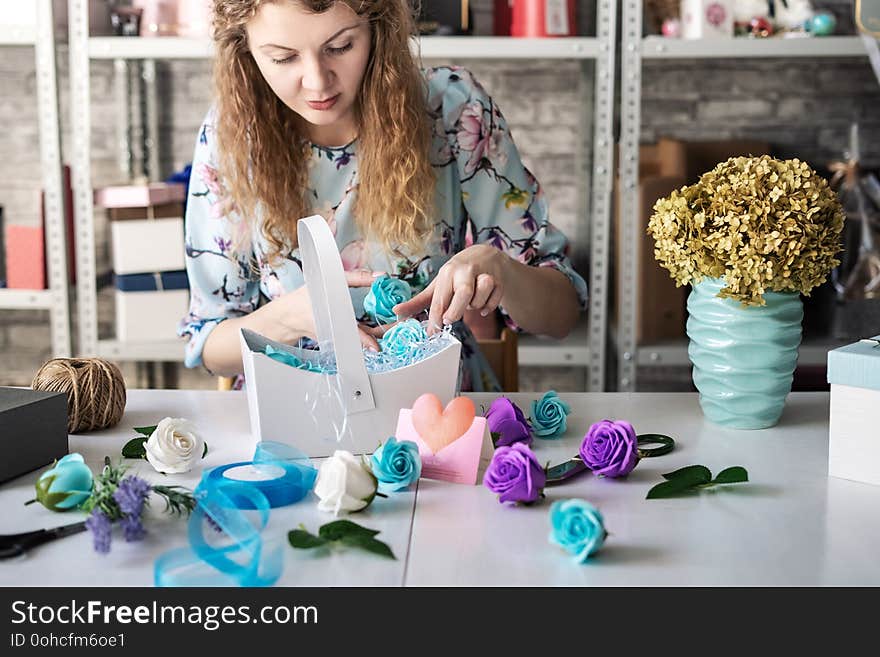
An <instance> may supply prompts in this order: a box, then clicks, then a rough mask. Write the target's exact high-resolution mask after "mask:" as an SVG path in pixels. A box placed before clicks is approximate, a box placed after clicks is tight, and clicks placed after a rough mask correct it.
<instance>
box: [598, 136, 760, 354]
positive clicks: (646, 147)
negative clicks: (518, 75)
mask: <svg viewBox="0 0 880 657" xmlns="http://www.w3.org/2000/svg"><path fill="white" fill-rule="evenodd" d="M768 152H769V144H767V143H765V142H760V141H743V140H725V141H705V142H685V141H680V140H677V139H669V138H662V139H660V140H659V141H658V142H657V143H656V144H643V145H641V146H640V147H639V187H638V200H637V205H636V208H637V212H638V215H637V217H636V222H637V226H638V229H637V236H638V241H637V243H636V247H635V252H636V259H637V261H638V263H639V265H638V269H639V273H638V278H637V281H636V283H637V287H636V320H635V325H636V343H637V344H652V343H658V342H663V341H669V340H679V339H683V338H684V337H685V320H686V313H685V299H686V296H687V292H688V288H686V287H676V286H675V281H673V280H672V278H671V277H670V276H669V272H668V271H666V270H665V269H663V268H662V267H661V266H660V265H659V263H658V262H657V260H656V259H655V258H654V238H653V237H651V235H650V234H649V233H648V232H647V228H648V221H649V219H650V218H651V215H652V214H653V213H654V203H656V201H657V199H659V198H662V197H664V196H668V195H669V194H670V193H672V191H673V190H676V189H679V188H680V187H682V186H683V185H690V184H693V183H695V182H697V180H698V179H699V177H700V175H701V174H703V173H705V172H706V171H709V170H710V169H712V168H714V167H715V165H716V164H718V163H719V162H723V161H724V160H726V159H727V158H729V157H733V156H736V155H762V154H764V153H768ZM619 191H620V190H619V186H617V185H616V186H615V194H616V195H618V202H617V203H615V213H616V217H615V219H616V225H617V230H616V231H615V233H614V236H615V248H616V252H617V258H616V263H617V264H616V266H617V268H618V271H617V280H620V266H621V263H623V262H624V256H623V250H622V246H623V245H622V243H621V242H620V241H619V240H618V239H617V236H618V235H620V234H621V229H622V225H621V216H620V202H619ZM627 220H628V221H631V218H629V217H628V218H627ZM616 310H617V309H616V308H615V313H616ZM615 317H616V315H615Z"/></svg>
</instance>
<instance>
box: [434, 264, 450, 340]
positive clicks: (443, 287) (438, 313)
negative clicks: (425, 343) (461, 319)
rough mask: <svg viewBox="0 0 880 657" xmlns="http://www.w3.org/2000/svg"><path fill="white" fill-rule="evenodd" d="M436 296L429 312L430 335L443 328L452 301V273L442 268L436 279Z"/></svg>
mask: <svg viewBox="0 0 880 657" xmlns="http://www.w3.org/2000/svg"><path fill="white" fill-rule="evenodd" d="M434 283H435V287H434V296H433V297H432V298H431V310H430V311H429V312H428V335H433V334H434V333H436V332H437V331H439V330H440V329H442V328H443V318H444V313H445V311H446V309H447V308H448V307H449V303H450V302H451V301H452V294H453V287H452V275H450V274H449V272H448V270H447V271H443V270H442V269H441V270H440V272H439V273H438V274H437V278H435V279H434Z"/></svg>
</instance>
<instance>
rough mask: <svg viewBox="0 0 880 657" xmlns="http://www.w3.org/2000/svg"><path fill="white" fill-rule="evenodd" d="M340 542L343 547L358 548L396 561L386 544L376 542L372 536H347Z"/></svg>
mask: <svg viewBox="0 0 880 657" xmlns="http://www.w3.org/2000/svg"><path fill="white" fill-rule="evenodd" d="M340 542H341V543H342V544H343V545H349V546H351V547H358V548H361V549H362V550H366V551H367V552H372V553H373V554H378V555H379V556H382V557H388V558H389V559H394V560H395V561H396V560H397V557H395V556H394V552H392V551H391V548H390V547H388V545H387V544H386V543H383V542H382V541H379V540H376V539H375V538H373V537H372V536H365V535H364V534H349V535H348V536H344V537H343V538H342V539H340Z"/></svg>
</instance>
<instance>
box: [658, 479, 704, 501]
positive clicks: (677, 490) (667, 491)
mask: <svg viewBox="0 0 880 657" xmlns="http://www.w3.org/2000/svg"><path fill="white" fill-rule="evenodd" d="M697 486H699V484H695V483H692V482H690V481H688V480H686V479H684V478H680V479H672V480H670V481H664V482H661V483H659V484H657V485H656V486H654V487H653V488H652V489H651V490H649V491H648V495H647V497H645V499H646V500H657V499H660V498H663V497H676V496H677V495H680V494H682V493H684V492H686V491H689V490H693V489H694V488H696V487H697Z"/></svg>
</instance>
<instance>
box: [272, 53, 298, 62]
mask: <svg viewBox="0 0 880 657" xmlns="http://www.w3.org/2000/svg"><path fill="white" fill-rule="evenodd" d="M295 58H296V55H290V56H288V57H285V58H284V59H274V58H273V59H272V63H273V64H287V63H289V62H292V61H293V60H294V59H295Z"/></svg>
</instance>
